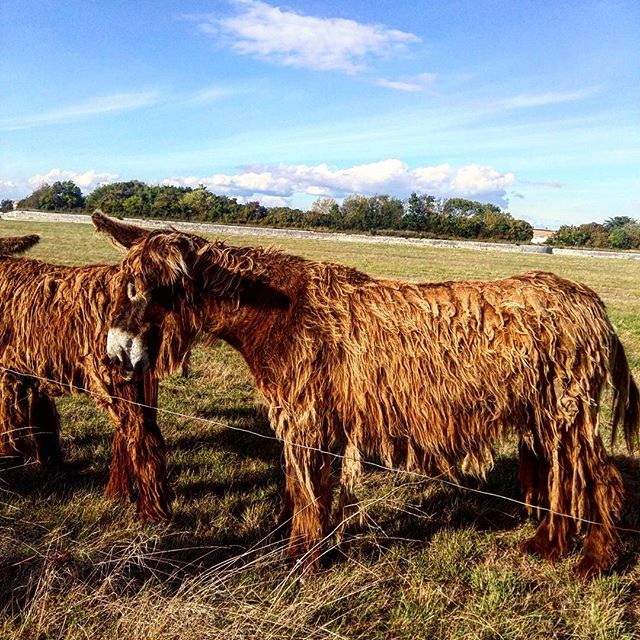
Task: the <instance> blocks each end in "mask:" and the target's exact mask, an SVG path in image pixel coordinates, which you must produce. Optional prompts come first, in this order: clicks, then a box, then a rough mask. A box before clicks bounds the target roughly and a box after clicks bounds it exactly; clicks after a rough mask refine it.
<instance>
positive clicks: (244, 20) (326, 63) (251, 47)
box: [198, 0, 420, 73]
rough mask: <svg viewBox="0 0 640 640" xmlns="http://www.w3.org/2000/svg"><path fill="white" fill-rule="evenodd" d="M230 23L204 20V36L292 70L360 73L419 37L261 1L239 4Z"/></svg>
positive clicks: (201, 24) (201, 22) (210, 18)
mask: <svg viewBox="0 0 640 640" xmlns="http://www.w3.org/2000/svg"><path fill="white" fill-rule="evenodd" d="M234 5H235V6H236V8H237V10H238V11H237V13H236V14H235V15H233V16H231V17H227V18H222V19H220V18H216V17H213V16H208V17H204V18H203V17H200V18H199V19H198V21H199V28H200V29H201V31H203V32H204V33H207V34H209V35H214V36H222V37H226V38H227V39H228V41H229V43H230V46H231V47H232V48H233V49H234V50H235V51H237V52H238V53H240V54H242V55H249V56H252V57H255V58H260V59H262V60H266V61H268V62H272V63H275V64H280V65H284V66H291V67H303V68H307V69H318V70H323V71H328V70H331V71H344V72H347V73H355V72H358V71H362V70H363V69H365V68H366V64H367V61H368V59H369V58H370V57H371V56H385V55H389V54H390V53H391V52H393V51H397V50H399V49H402V48H403V47H405V46H406V45H407V44H411V43H415V42H419V41H420V38H418V36H416V35H414V34H412V33H407V32H405V31H399V30H397V29H389V28H387V27H385V26H384V25H378V24H363V23H360V22H356V21H355V20H346V19H343V18H320V17H316V16H310V15H302V14H300V13H295V12H293V11H288V10H283V9H280V8H279V7H274V6H271V5H269V4H267V3H266V2H261V1H260V0H236V2H234Z"/></svg>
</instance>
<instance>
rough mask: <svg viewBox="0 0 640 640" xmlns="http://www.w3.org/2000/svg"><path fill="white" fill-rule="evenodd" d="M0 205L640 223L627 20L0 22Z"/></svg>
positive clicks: (62, 7)
mask: <svg viewBox="0 0 640 640" xmlns="http://www.w3.org/2000/svg"><path fill="white" fill-rule="evenodd" d="M0 21H1V22H2V24H3V26H4V29H3V36H2V56H1V58H0V86H1V87H2V93H3V99H2V100H1V101H0V196H1V197H17V196H22V195H25V194H27V193H30V192H31V191H32V190H33V189H34V188H35V187H36V186H38V185H39V184H40V183H42V182H44V181H49V182H50V181H53V180H56V179H66V178H69V179H74V180H75V181H76V182H77V183H78V184H79V185H80V186H81V187H82V188H83V190H85V191H86V192H88V191H90V190H91V189H93V188H94V187H95V186H97V185H98V184H101V183H104V182H109V181H114V180H126V179H131V178H138V179H142V180H145V181H148V182H154V183H156V182H167V183H173V184H185V185H193V186H196V185H198V184H200V183H202V184H206V185H207V186H209V187H210V189H211V190H212V191H214V192H216V193H224V194H229V195H233V196H237V197H238V198H239V199H241V200H246V199H259V200H260V201H262V202H263V203H265V204H291V205H294V206H304V205H308V204H310V203H311V202H312V201H313V200H314V199H315V198H317V197H319V196H331V197H336V198H341V197H343V196H344V195H346V194H348V193H365V194H375V193H390V194H392V195H397V196H400V197H405V196H406V195H408V193H409V192H411V191H414V190H415V191H418V192H423V193H432V194H434V195H438V196H442V197H449V196H463V197H469V198H473V199H478V200H483V201H491V202H495V203H497V204H500V205H501V206H504V207H506V208H508V209H509V210H510V211H511V212H512V213H513V214H514V215H515V216H517V217H523V218H525V219H527V220H529V221H531V222H533V223H535V224H536V225H540V226H545V225H546V226H551V227H555V226H557V225H559V224H563V223H580V222H587V221H590V220H600V221H601V220H604V219H605V218H608V217H611V216H613V215H631V216H634V217H639V218H640V126H639V125H640V117H639V116H640V44H639V43H640V37H639V36H640V3H638V2H636V1H635V0H634V1H629V2H626V1H616V0H611V1H608V2H604V1H603V2H599V1H598V2H595V1H592V2H589V1H581V2H560V1H549V2H540V1H537V2H528V1H527V0H519V1H517V2H516V1H512V2H499V1H488V0H476V1H471V0H469V1H466V0H465V1H459V2H456V1H447V2H445V1H439V2H411V3H408V2H404V3H403V2H397V0H396V1H388V0H378V1H377V2H370V1H361V0H351V1H350V2H314V3H312V2H302V1H295V0H292V1H289V2H287V3H286V4H279V3H277V2H274V1H272V0H270V1H269V2H261V1H259V0H232V1H217V0H211V1H207V2H203V1H192V0H186V1H174V2H172V1H169V0H158V1H155V2H150V1H138V2H130V1H126V0H122V1H109V0H105V1H103V2H100V3H95V4H94V3H90V4H87V3H86V2H73V1H67V2H61V1H59V0H58V1H56V2H54V1H49V0H38V1H37V2H36V1H32V0H4V1H3V3H2V4H1V5H0Z"/></svg>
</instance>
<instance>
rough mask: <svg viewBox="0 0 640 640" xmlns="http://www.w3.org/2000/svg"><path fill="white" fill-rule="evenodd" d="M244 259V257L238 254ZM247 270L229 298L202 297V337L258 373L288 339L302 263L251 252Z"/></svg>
mask: <svg viewBox="0 0 640 640" xmlns="http://www.w3.org/2000/svg"><path fill="white" fill-rule="evenodd" d="M242 251H243V257H245V256H246V253H245V251H246V250H245V249H242ZM250 259H251V269H249V270H247V271H246V272H244V273H243V274H242V277H241V278H240V279H239V280H238V283H237V287H234V290H233V292H232V293H231V294H225V295H220V296H218V295H216V294H215V293H211V294H208V295H206V297H205V301H204V302H205V304H204V305H202V307H201V309H202V316H201V323H202V328H203V329H204V331H205V332H207V333H209V334H210V335H215V336H217V337H220V338H222V339H223V340H225V341H226V342H228V343H229V344H231V345H232V346H233V347H234V348H236V349H237V350H238V351H239V352H240V353H241V354H242V355H243V356H244V358H245V360H246V361H247V363H248V364H249V366H250V368H251V369H253V370H254V373H257V372H256V368H258V369H260V368H262V366H263V364H264V352H265V351H272V350H273V342H274V341H277V342H279V343H281V342H282V341H283V340H284V341H286V340H287V336H288V335H289V336H290V335H291V331H289V330H288V326H289V324H290V322H291V310H292V307H293V306H294V301H295V300H296V299H298V297H299V292H300V291H301V289H302V288H304V275H303V269H301V268H300V265H301V263H302V262H304V260H303V259H302V258H298V257H296V256H289V255H286V254H282V253H279V252H275V251H264V250H261V249H257V250H254V251H253V252H252V253H251V255H250Z"/></svg>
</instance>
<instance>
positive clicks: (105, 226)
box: [91, 209, 150, 249]
mask: <svg viewBox="0 0 640 640" xmlns="http://www.w3.org/2000/svg"><path fill="white" fill-rule="evenodd" d="M91 220H92V222H93V226H94V227H95V228H96V231H99V232H100V233H105V234H106V235H108V236H109V237H110V238H111V239H112V240H113V241H114V242H115V243H116V244H119V245H120V246H121V247H124V248H125V249H130V248H131V247H132V246H133V245H134V244H136V243H137V242H140V241H141V240H144V239H145V238H146V237H147V236H148V235H149V233H150V232H149V231H148V230H147V229H143V228H142V227H136V226H135V225H133V224H126V223H124V222H120V221H118V220H114V219H113V218H108V217H107V216H105V215H104V213H102V211H100V209H96V210H95V211H94V212H93V215H92V216H91Z"/></svg>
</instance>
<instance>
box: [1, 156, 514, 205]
mask: <svg viewBox="0 0 640 640" xmlns="http://www.w3.org/2000/svg"><path fill="white" fill-rule="evenodd" d="M118 179H119V176H117V175H115V174H112V173H99V172H97V171H95V170H93V169H90V170H88V171H84V172H76V171H69V170H66V169H65V170H63V169H57V168H56V169H51V170H50V171H48V172H47V173H44V174H40V175H34V176H31V177H30V178H28V179H27V180H26V181H24V182H23V183H22V184H19V185H16V184H15V183H13V182H9V181H4V182H0V194H3V195H4V197H7V196H9V197H22V196H23V195H25V194H26V193H28V192H29V191H30V190H31V191H32V190H33V189H34V188H37V187H39V186H40V185H41V184H43V183H45V182H46V183H49V184H50V183H52V182H55V181H57V180H73V182H75V183H76V184H77V185H78V186H79V187H80V188H81V189H82V191H83V192H84V193H89V192H90V191H92V190H93V189H95V188H96V187H98V186H100V185H102V184H107V183H110V182H115V181H116V180H118ZM515 181H516V179H515V176H514V174H513V173H501V172H500V171H498V170H497V169H495V168H493V167H488V166H483V165H478V164H470V165H466V166H464V167H460V168H459V169H457V170H454V169H453V168H452V167H451V166H450V165H448V164H439V165H431V166H423V167H417V168H415V169H410V168H409V166H408V165H407V164H406V163H404V162H402V161H401V160H398V159H397V158H389V159H386V160H381V161H379V162H370V163H368V164H361V165H354V166H352V167H347V168H344V169H338V168H334V167H330V166H329V165H327V164H318V165H311V166H310V165H304V164H298V165H285V164H278V165H250V166H246V167H243V168H242V170H241V171H239V172H238V173H232V174H225V173H216V174H213V175H211V176H174V177H170V178H166V179H164V180H161V181H160V184H172V185H179V186H185V187H192V188H195V187H198V186H199V185H204V186H206V187H208V188H209V189H210V190H211V191H213V192H214V193H218V194H222V195H228V196H232V197H235V198H238V200H240V201H243V202H247V201H250V200H259V201H260V202H261V203H262V204H263V205H265V206H279V205H286V204H288V203H289V202H290V199H291V198H292V196H294V195H307V196H313V197H318V196H330V197H334V198H342V197H344V196H346V195H349V194H356V193H358V194H363V195H375V194H389V195H393V196H397V197H401V198H404V197H406V196H408V195H409V194H410V193H411V192H413V191H415V192H417V193H429V194H432V195H435V196H440V197H454V196H460V197H467V198H474V199H478V200H482V201H485V202H494V203H496V204H499V205H501V206H507V204H508V197H507V189H508V188H509V187H511V186H512V185H513V184H514V183H515ZM9 187H11V188H9ZM7 192H9V193H7ZM14 193H15V195H12V194H14ZM5 194H6V195H5Z"/></svg>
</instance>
